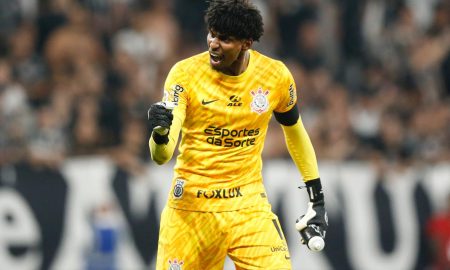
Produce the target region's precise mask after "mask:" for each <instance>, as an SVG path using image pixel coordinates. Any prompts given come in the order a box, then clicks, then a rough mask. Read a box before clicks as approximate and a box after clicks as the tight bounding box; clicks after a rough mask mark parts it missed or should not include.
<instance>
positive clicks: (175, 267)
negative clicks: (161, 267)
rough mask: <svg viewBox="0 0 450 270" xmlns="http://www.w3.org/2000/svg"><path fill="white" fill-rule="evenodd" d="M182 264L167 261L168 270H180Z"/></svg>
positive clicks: (178, 261)
mask: <svg viewBox="0 0 450 270" xmlns="http://www.w3.org/2000/svg"><path fill="white" fill-rule="evenodd" d="M183 264H184V262H183V261H182V260H178V259H173V260H169V270H182V268H181V266H182V265H183Z"/></svg>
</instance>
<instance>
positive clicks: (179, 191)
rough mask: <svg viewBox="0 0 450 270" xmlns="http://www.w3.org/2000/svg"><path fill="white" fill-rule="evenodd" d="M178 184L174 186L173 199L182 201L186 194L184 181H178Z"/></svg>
mask: <svg viewBox="0 0 450 270" xmlns="http://www.w3.org/2000/svg"><path fill="white" fill-rule="evenodd" d="M176 181H177V182H176V183H175V185H174V186H173V197H174V198H175V199H180V198H181V197H182V196H183V193H184V180H182V179H177V180H176Z"/></svg>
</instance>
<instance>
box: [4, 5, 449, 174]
mask: <svg viewBox="0 0 450 270" xmlns="http://www.w3.org/2000/svg"><path fill="white" fill-rule="evenodd" d="M253 2H254V3H255V4H256V5H257V6H258V7H259V8H260V9H261V11H262V13H263V18H264V24H265V34H264V36H263V38H262V39H261V42H259V43H256V44H255V49H256V50H258V51H261V52H263V53H265V54H268V55H270V56H272V57H274V58H276V59H280V60H282V61H284V62H285V63H286V65H287V66H288V67H289V68H290V70H291V71H292V73H293V75H294V77H295V79H296V82H297V90H298V96H299V107H300V111H301V114H302V119H303V121H304V123H305V125H306V127H307V129H308V132H309V134H310V136H311V139H312V141H313V144H314V146H315V149H316V154H317V156H318V158H319V159H320V160H334V161H346V160H384V161H388V162H389V163H391V164H416V163H419V164H435V163H439V162H449V161H450V50H449V48H450V1H448V0H427V1H423V0H422V1H421V0H254V1H253ZM206 7H207V4H206V2H205V1H201V0H164V1H161V0H42V1H41V0H39V1H38V0H0V165H1V164H6V163H11V162H16V161H18V160H22V159H24V158H26V159H28V160H30V161H32V162H33V163H35V164H37V165H43V166H58V165H59V164H60V163H61V162H62V161H63V160H64V159H65V158H68V157H74V156H84V155H109V156H111V157H112V158H113V159H114V160H115V161H116V162H117V163H118V164H119V165H121V166H122V167H124V168H126V169H128V170H129V171H131V172H135V173H138V172H140V171H141V170H143V168H144V166H145V164H146V162H147V161H148V159H149V153H148V146H147V140H148V137H149V130H148V128H147V122H146V116H147V109H148V107H149V105H150V104H151V103H153V102H156V101H158V100H160V98H161V96H162V86H163V83H164V80H165V77H166V75H167V72H168V71H169V69H170V67H171V66H172V65H173V64H174V63H175V62H176V61H178V60H181V59H182V58H185V57H188V56H191V55H193V54H197V53H200V52H202V51H205V50H206V49H207V48H206V29H205V26H204V23H203V13H204V10H205V9H206ZM283 140H284V139H283V135H282V131H281V129H280V127H279V126H278V124H276V122H275V121H273V122H271V128H270V129H269V133H268V135H267V139H266V143H265V149H264V153H263V154H264V158H267V159H270V158H285V157H288V152H287V150H286V148H285V147H280V141H283Z"/></svg>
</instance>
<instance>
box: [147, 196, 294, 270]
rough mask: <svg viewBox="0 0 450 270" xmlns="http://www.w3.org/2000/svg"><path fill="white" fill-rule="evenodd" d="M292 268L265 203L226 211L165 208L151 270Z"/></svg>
mask: <svg viewBox="0 0 450 270" xmlns="http://www.w3.org/2000/svg"><path fill="white" fill-rule="evenodd" d="M226 255H228V256H229V257H230V258H231V259H232V260H233V261H234V263H235V265H236V269H238V270H240V269H265V270H275V269H277V270H281V269H283V270H284V269H291V261H290V255H289V251H288V246H287V244H286V240H285V238H284V235H283V232H282V230H281V227H280V224H279V222H278V217H277V216H276V215H275V214H274V213H272V211H271V207H270V205H269V204H266V205H263V206H254V207H249V208H245V209H241V210H237V211H229V212H194V211H186V210H179V209H174V208H170V207H167V206H166V207H165V208H164V210H163V212H162V214H161V227H160V234H159V242H158V256H157V262H156V270H168V269H170V270H172V269H176V270H182V269H185V270H216V269H217V270H219V269H220V270H222V269H223V267H224V263H225V257H226Z"/></svg>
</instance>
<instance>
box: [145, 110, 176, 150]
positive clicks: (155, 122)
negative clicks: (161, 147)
mask: <svg viewBox="0 0 450 270" xmlns="http://www.w3.org/2000/svg"><path fill="white" fill-rule="evenodd" d="M172 110H173V105H171V104H166V103H164V102H158V103H155V104H152V105H151V106H150V109H148V112H147V117H148V122H149V125H150V130H152V137H153V140H154V141H155V142H156V143H157V144H167V143H168V142H169V129H170V126H171V125H172V120H173V114H172Z"/></svg>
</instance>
